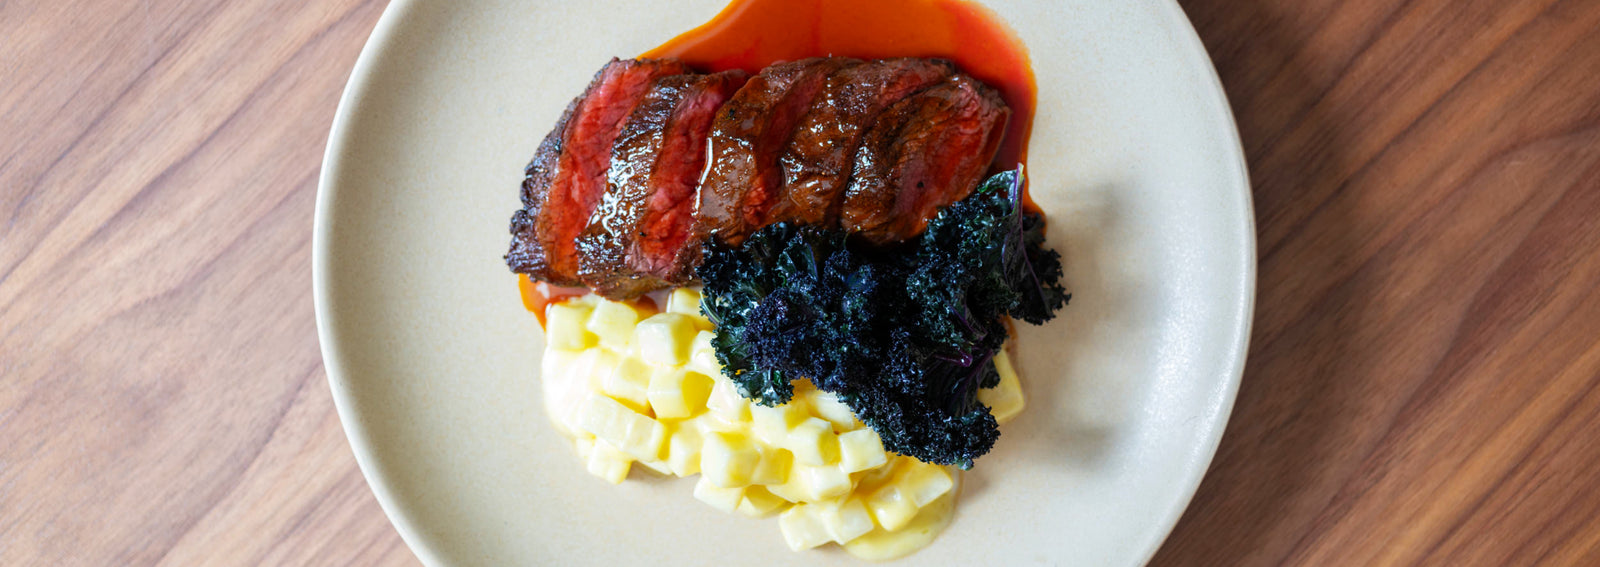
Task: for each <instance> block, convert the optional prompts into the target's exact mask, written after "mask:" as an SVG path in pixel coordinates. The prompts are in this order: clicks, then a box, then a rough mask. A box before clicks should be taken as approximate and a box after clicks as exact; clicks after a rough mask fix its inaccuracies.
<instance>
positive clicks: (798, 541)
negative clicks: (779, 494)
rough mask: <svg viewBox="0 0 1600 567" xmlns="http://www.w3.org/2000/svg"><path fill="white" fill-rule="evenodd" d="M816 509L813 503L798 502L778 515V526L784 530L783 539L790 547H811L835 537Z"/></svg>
mask: <svg viewBox="0 0 1600 567" xmlns="http://www.w3.org/2000/svg"><path fill="white" fill-rule="evenodd" d="M815 511H816V510H815V506H813V505H810V504H797V505H795V506H792V507H790V508H789V509H788V510H784V511H783V513H782V514H779V515H778V528H779V529H780V530H783V541H784V543H787V544H789V549H792V550H795V551H800V550H802V549H811V548H813V547H816V546H819V545H822V544H824V543H828V542H829V541H831V540H832V539H833V536H832V535H831V534H829V533H828V528H827V525H826V524H824V523H823V521H822V518H820V517H818V515H817V514H815V513H814V512H815Z"/></svg>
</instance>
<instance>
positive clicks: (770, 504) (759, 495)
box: [739, 486, 789, 518]
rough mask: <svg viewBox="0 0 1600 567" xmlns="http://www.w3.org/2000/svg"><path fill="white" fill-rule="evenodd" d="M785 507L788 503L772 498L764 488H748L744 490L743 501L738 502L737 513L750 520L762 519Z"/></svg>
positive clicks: (775, 497)
mask: <svg viewBox="0 0 1600 567" xmlns="http://www.w3.org/2000/svg"><path fill="white" fill-rule="evenodd" d="M787 505H789V503H788V502H786V501H784V499H782V498H779V497H777V496H773V494H772V493H771V492H768V491H767V489H765V488H762V487H760V486H748V487H745V489H744V500H741V501H739V513H740V514H744V515H746V516H749V517H751V518H764V517H766V516H767V515H769V514H771V513H773V512H776V511H778V510H780V509H782V508H783V507H784V506H787Z"/></svg>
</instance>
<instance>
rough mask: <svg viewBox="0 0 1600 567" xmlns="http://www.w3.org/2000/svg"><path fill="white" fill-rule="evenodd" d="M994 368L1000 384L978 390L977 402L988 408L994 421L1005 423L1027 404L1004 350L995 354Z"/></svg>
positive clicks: (1015, 372)
mask: <svg viewBox="0 0 1600 567" xmlns="http://www.w3.org/2000/svg"><path fill="white" fill-rule="evenodd" d="M994 368H995V370H997V371H999V373H1000V384H999V385H997V386H995V387H993V388H984V389H981V390H978V401H979V402H981V403H982V404H983V405H986V406H989V413H992V414H994V420H995V421H997V422H999V423H1005V422H1008V421H1011V419H1012V418H1014V417H1016V416H1017V414H1019V413H1022V408H1023V406H1025V405H1027V404H1026V401H1025V399H1024V398H1023V396H1022V382H1021V381H1020V380H1018V379H1017V371H1016V369H1015V368H1013V367H1012V366H1011V357H1009V356H1006V350H1005V349H1003V348H1002V349H1000V352H999V353H997V354H995V356H994Z"/></svg>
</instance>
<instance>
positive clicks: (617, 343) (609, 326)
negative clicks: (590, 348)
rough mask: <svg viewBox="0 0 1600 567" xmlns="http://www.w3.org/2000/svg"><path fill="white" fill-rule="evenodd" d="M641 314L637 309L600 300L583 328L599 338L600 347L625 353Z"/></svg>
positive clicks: (624, 304)
mask: <svg viewBox="0 0 1600 567" xmlns="http://www.w3.org/2000/svg"><path fill="white" fill-rule="evenodd" d="M642 315H643V314H642V313H641V312H640V310H639V308H638V307H634V306H633V305H630V304H627V303H619V302H616V301H610V300H606V299H601V300H600V301H599V302H597V303H595V306H594V312H593V313H591V314H589V321H588V323H586V324H585V327H586V328H588V329H589V332H592V333H594V334H595V336H597V337H599V338H600V345H601V346H604V347H606V348H608V349H611V350H614V351H617V352H627V350H628V343H630V342H632V341H633V328H634V325H637V324H638V323H639V318H640V317H641V316H642Z"/></svg>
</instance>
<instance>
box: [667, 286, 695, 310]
mask: <svg viewBox="0 0 1600 567" xmlns="http://www.w3.org/2000/svg"><path fill="white" fill-rule="evenodd" d="M667 313H681V314H684V315H693V316H695V317H700V292H699V291H696V290H695V289H694V288H687V287H680V288H678V289H675V290H672V293H670V294H668V295H667Z"/></svg>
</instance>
